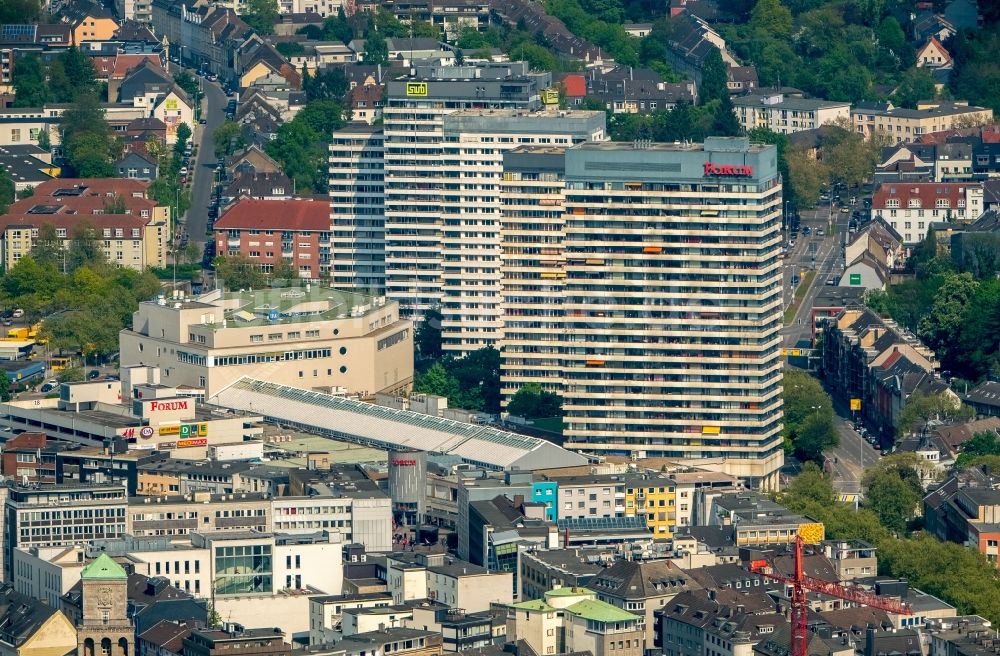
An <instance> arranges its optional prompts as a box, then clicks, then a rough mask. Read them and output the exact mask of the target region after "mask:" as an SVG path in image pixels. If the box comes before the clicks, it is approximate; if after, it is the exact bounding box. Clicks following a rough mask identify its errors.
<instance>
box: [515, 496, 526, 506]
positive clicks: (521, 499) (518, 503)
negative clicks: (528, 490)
mask: <svg viewBox="0 0 1000 656" xmlns="http://www.w3.org/2000/svg"><path fill="white" fill-rule="evenodd" d="M514 507H515V508H523V507H524V495H523V494H515V495H514Z"/></svg>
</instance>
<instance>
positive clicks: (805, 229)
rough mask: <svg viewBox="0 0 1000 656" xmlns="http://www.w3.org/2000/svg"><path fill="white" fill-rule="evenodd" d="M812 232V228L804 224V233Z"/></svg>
mask: <svg viewBox="0 0 1000 656" xmlns="http://www.w3.org/2000/svg"><path fill="white" fill-rule="evenodd" d="M810 232H812V228H810V227H809V226H802V234H804V235H808V234H809V233H810Z"/></svg>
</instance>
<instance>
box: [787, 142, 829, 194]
mask: <svg viewBox="0 0 1000 656" xmlns="http://www.w3.org/2000/svg"><path fill="white" fill-rule="evenodd" d="M787 158H788V185H789V187H791V200H792V203H793V204H794V205H795V207H799V208H802V207H815V206H816V203H818V202H819V195H820V191H821V190H822V189H823V187H824V186H825V185H826V184H827V182H828V181H829V174H828V172H827V168H826V166H825V165H824V164H823V162H820V161H818V160H816V159H813V158H812V157H809V155H807V154H806V152H805V151H804V150H803V149H801V148H789V149H788V155H787Z"/></svg>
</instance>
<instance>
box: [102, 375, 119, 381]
mask: <svg viewBox="0 0 1000 656" xmlns="http://www.w3.org/2000/svg"><path fill="white" fill-rule="evenodd" d="M104 380H120V379H119V378H118V376H105V377H104Z"/></svg>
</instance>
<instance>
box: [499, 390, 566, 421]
mask: <svg viewBox="0 0 1000 656" xmlns="http://www.w3.org/2000/svg"><path fill="white" fill-rule="evenodd" d="M507 412H509V413H510V414H512V415H514V416H516V417H524V418H525V419H543V418H546V417H557V416H561V415H562V399H561V398H560V397H559V395H558V394H553V393H552V392H547V391H545V390H543V389H542V386H541V385H539V384H538V383H528V384H526V385H525V386H524V387H522V388H521V389H519V390H517V393H516V394H514V396H513V397H511V399H510V401H509V402H508V403H507Z"/></svg>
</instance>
